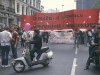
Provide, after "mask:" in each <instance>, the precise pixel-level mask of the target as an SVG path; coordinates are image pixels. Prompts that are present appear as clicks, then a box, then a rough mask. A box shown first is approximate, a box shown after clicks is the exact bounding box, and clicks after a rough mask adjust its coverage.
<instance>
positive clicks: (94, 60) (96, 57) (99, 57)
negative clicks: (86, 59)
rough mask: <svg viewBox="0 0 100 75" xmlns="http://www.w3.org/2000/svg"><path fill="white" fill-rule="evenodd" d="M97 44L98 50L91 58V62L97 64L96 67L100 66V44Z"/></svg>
mask: <svg viewBox="0 0 100 75" xmlns="http://www.w3.org/2000/svg"><path fill="white" fill-rule="evenodd" d="M95 45H96V46H97V50H96V52H95V55H94V56H93V57H92V58H91V59H90V61H91V63H93V64H95V65H96V67H98V68H100V47H99V45H100V44H95Z"/></svg>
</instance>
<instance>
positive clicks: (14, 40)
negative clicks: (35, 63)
mask: <svg viewBox="0 0 100 75" xmlns="http://www.w3.org/2000/svg"><path fill="white" fill-rule="evenodd" d="M11 34H12V40H11V49H12V54H13V57H14V59H16V58H17V57H18V55H17V45H18V39H19V35H18V33H17V32H16V31H15V28H14V26H11Z"/></svg>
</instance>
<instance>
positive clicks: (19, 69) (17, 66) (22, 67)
mask: <svg viewBox="0 0 100 75" xmlns="http://www.w3.org/2000/svg"><path fill="white" fill-rule="evenodd" d="M13 69H14V70H15V72H17V73H21V72H23V71H24V70H25V64H24V63H23V61H15V63H14V65H13Z"/></svg>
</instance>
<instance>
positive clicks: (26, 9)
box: [26, 7, 28, 15]
mask: <svg viewBox="0 0 100 75" xmlns="http://www.w3.org/2000/svg"><path fill="white" fill-rule="evenodd" d="M27 10H28V9H27V7H26V15H27V14H28V13H27Z"/></svg>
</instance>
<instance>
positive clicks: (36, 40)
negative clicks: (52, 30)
mask: <svg viewBox="0 0 100 75" xmlns="http://www.w3.org/2000/svg"><path fill="white" fill-rule="evenodd" d="M30 43H31V44H34V47H35V48H38V49H41V47H42V38H41V36H40V35H39V34H38V35H36V36H35V37H34V38H33V41H30Z"/></svg>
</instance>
